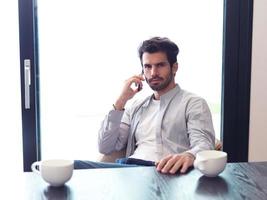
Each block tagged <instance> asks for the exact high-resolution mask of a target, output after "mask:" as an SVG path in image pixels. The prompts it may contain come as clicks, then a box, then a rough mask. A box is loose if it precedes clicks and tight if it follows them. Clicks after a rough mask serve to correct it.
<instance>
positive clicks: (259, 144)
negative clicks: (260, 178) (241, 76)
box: [249, 0, 267, 161]
mask: <svg viewBox="0 0 267 200" xmlns="http://www.w3.org/2000/svg"><path fill="white" fill-rule="evenodd" d="M266 10H267V1H266V0H254V16H253V38H252V39H253V43H252V71H251V100H250V101H251V105H250V131H249V132H250V133H249V138H250V139H249V161H267V91H266V90H267V38H266V37H267V12H266Z"/></svg>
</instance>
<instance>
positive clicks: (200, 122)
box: [75, 37, 215, 174]
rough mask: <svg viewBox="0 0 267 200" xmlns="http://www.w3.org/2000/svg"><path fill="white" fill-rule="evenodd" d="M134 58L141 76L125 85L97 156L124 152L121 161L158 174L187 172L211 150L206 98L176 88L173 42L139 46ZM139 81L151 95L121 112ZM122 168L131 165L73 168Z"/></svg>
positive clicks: (104, 125) (79, 164)
mask: <svg viewBox="0 0 267 200" xmlns="http://www.w3.org/2000/svg"><path fill="white" fill-rule="evenodd" d="M138 53H139V58H140V61H141V65H142V75H136V76H132V77H131V78H129V79H128V80H126V81H125V84H124V87H123V89H122V92H121V94H120V96H119V97H118V99H117V100H116V101H115V103H114V104H113V108H114V109H113V110H111V111H110V112H109V113H108V115H107V116H106V118H105V119H104V121H103V123H102V127H101V129H100V131H99V151H100V152H101V153H103V154H110V153H112V152H115V151H121V150H123V149H125V150H126V159H122V161H125V160H126V161H127V158H136V159H141V160H145V161H146V160H148V161H153V162H155V166H156V169H157V170H158V171H159V172H161V173H170V174H174V173H176V172H180V173H185V172H186V171H187V170H188V168H189V167H191V166H192V165H193V162H194V159H195V155H196V153H197V152H199V151H202V150H209V149H214V145H215V137H214V129H213V124H212V117H211V113H210V110H209V107H208V105H207V103H206V101H205V100H204V99H202V98H200V97H198V96H196V95H194V94H192V93H189V92H187V91H185V90H182V89H181V88H180V87H179V85H178V84H177V83H175V75H176V72H177V70H178V63H177V55H178V53H179V48H178V46H177V45H176V44H175V43H173V42H172V41H171V40H169V39H168V38H161V37H154V38H151V39H149V40H145V41H143V43H142V44H141V46H140V47H139V50H138ZM143 81H146V82H147V84H148V85H149V86H150V88H151V89H152V90H153V91H154V92H153V94H152V95H151V96H149V97H147V98H145V99H144V100H141V101H136V102H134V103H133V105H132V106H131V107H129V108H124V107H125V105H126V103H127V101H128V100H129V99H131V98H133V97H134V95H135V94H136V93H138V92H140V91H141V89H142V84H143ZM133 85H136V87H133ZM120 161H121V160H120ZM153 162H152V163H153ZM126 163H127V162H126ZM137 165H138V163H137ZM137 165H133V166H137ZM126 166H131V165H129V164H121V163H96V162H90V161H75V168H76V169H77V168H94V167H126Z"/></svg>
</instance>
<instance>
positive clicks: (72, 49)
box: [38, 0, 223, 160]
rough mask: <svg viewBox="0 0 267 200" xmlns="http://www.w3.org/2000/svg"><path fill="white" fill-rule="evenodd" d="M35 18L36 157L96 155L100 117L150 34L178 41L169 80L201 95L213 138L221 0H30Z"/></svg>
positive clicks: (135, 65) (218, 102) (134, 70)
mask: <svg viewBox="0 0 267 200" xmlns="http://www.w3.org/2000/svg"><path fill="white" fill-rule="evenodd" d="M38 25H39V26H38V28H39V66H40V120H41V121H40V123H41V146H42V151H41V152H42V158H43V159H45V158H51V157H60V158H71V159H90V160H95V159H97V157H98V155H99V153H98V148H97V134H98V129H99V128H100V124H101V121H102V119H103V118H104V116H105V114H106V113H107V112H108V110H109V109H110V108H111V107H112V103H114V101H115V99H116V97H117V95H118V93H119V92H120V89H121V87H122V84H123V81H124V80H125V79H127V78H128V77H130V76H131V75H133V74H138V73H140V69H141V66H140V62H139V58H138V56H137V48H138V46H139V44H140V42H141V41H142V40H144V39H147V38H149V37H152V36H166V37H169V38H170V39H171V40H173V41H175V42H176V43H177V44H178V45H179V48H180V54H179V56H178V63H179V70H178V73H177V76H176V81H177V82H178V83H179V84H180V86H181V87H182V88H183V89H186V90H189V91H191V92H194V93H196V94H198V95H200V96H202V97H204V98H205V99H206V100H207V101H208V104H209V106H210V108H211V111H212V115H213V121H214V126H215V131H216V137H217V138H220V121H221V119H220V116H221V110H220V108H221V82H222V81H221V77H222V72H221V71H222V39H223V0H217V1H214V0H203V1H196V0H189V1H182V0H165V1H160V0H156V1H155V0H153V1H152V0H136V1H131V2H125V1H123V0H114V1H108V0H101V1H92V2H91V1H86V0H77V1H66V0H57V1H54V0H53V1H52V0H46V1H38ZM150 93H151V91H150V89H149V88H148V87H145V88H144V91H142V93H140V94H139V95H138V96H137V97H136V98H143V97H144V96H147V95H148V94H150Z"/></svg>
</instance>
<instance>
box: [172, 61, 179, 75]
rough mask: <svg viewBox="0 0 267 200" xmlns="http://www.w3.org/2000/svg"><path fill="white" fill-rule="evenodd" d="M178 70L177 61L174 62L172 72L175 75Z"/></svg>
mask: <svg viewBox="0 0 267 200" xmlns="http://www.w3.org/2000/svg"><path fill="white" fill-rule="evenodd" d="M177 71H178V63H177V62H176V63H174V64H173V65H172V73H173V75H175V74H176V72H177Z"/></svg>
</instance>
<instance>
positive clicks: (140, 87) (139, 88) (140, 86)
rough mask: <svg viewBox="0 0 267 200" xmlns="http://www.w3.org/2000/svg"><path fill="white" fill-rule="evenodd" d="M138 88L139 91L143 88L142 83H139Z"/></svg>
mask: <svg viewBox="0 0 267 200" xmlns="http://www.w3.org/2000/svg"><path fill="white" fill-rule="evenodd" d="M137 90H138V92H139V91H141V90H142V85H141V84H137Z"/></svg>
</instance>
